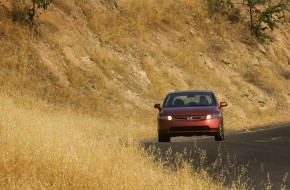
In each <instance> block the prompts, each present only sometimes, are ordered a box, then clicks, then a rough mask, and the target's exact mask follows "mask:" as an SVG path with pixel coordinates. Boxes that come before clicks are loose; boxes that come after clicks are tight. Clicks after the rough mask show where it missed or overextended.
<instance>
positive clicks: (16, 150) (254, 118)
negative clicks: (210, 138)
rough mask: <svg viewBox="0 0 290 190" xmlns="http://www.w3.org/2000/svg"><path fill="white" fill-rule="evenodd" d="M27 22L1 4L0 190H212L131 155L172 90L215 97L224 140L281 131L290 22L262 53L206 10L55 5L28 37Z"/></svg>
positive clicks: (186, 0)
mask: <svg viewBox="0 0 290 190" xmlns="http://www.w3.org/2000/svg"><path fill="white" fill-rule="evenodd" d="M25 14H26V13H25V5H22V4H21V3H20V1H19V2H18V1H11V0H0V47H1V48H0V91H1V92H0V100H1V106H2V109H1V110H0V145H1V154H0V155H1V157H0V170H1V171H4V172H2V173H1V174H0V187H1V188H6V189H11V188H12V189H26V188H28V187H31V188H42V187H43V188H52V189H59V188H64V189H71V188H75V189H80V188H91V189H94V188H96V187H101V188H109V189H114V188H122V189H130V188H132V187H134V186H137V187H138V185H140V184H142V187H144V186H146V187H147V186H148V189H151V188H150V187H157V189H158V188H160V189H164V187H172V188H173V187H174V186H176V185H180V184H184V180H185V181H186V182H187V183H186V184H188V185H189V186H187V187H192V186H198V187H200V188H201V189H208V188H215V187H216V186H217V187H220V188H221V186H220V185H219V182H216V183H218V184H213V182H212V179H210V178H209V177H208V176H207V174H206V172H204V173H202V172H201V173H199V175H198V174H196V173H193V172H192V171H190V170H189V168H188V167H184V168H181V169H180V170H178V171H177V172H175V173H174V172H172V171H170V170H167V169H165V168H164V167H162V163H160V166H156V165H154V164H153V163H152V160H150V159H151V158H150V156H148V155H146V154H145V153H144V152H142V150H141V149H140V147H139V144H138V140H140V139H143V138H155V137H156V123H155V118H156V114H157V111H156V110H154V109H153V108H152V107H153V104H154V103H158V102H161V101H162V100H163V98H164V96H165V95H166V93H167V92H168V91H172V90H188V89H211V90H213V91H214V92H216V94H217V95H218V99H219V100H220V101H227V102H228V103H229V106H228V107H227V108H226V109H225V121H226V123H225V129H226V130H235V129H240V128H248V127H253V126H257V125H263V124H268V123H273V122H281V121H289V117H288V113H289V111H290V92H289V90H288V89H290V88H289V87H290V81H289V80H290V50H289V49H290V40H289V33H290V27H289V22H290V20H289V18H288V17H287V18H286V21H285V22H284V23H279V24H278V26H277V28H275V29H274V31H273V32H272V33H271V35H272V36H273V42H271V43H264V44H262V43H260V42H258V41H257V40H256V38H255V37H253V36H252V34H251V32H250V31H249V28H248V26H247V24H246V23H247V18H246V17H245V15H244V14H245V13H244V12H243V11H242V16H241V20H240V22H238V23H235V24H230V23H229V22H228V21H227V20H226V18H225V17H224V16H222V15H218V14H217V15H215V16H213V17H210V16H209V14H208V5H207V1H204V0H197V1H191V0H178V1H165V0H164V1H158V2H156V1H153V0H149V1H148V0H138V1H134V0H126V1H124V0H120V1H115V0H110V1H109V0H100V1H84V0H82V1H65V0H55V1H54V3H52V4H51V5H50V6H49V7H48V9H47V10H46V11H43V10H40V9H39V10H38V14H37V17H36V20H35V22H36V25H35V27H34V28H32V29H31V28H30V27H29V26H28V25H27V23H25V20H24V19H23V16H24V15H25ZM287 19H288V20H287ZM100 155H102V156H100ZM128 155H129V156H128ZM128 157H130V159H129V160H128ZM108 160H109V161H108ZM140 164H141V166H140ZM179 172H181V173H179ZM176 174H178V176H180V178H176ZM201 174H203V175H201ZM104 176H107V179H108V180H104ZM136 177H137V178H138V179H139V178H140V180H141V181H142V182H140V183H139V182H138V180H136ZM96 179H98V180H96ZM117 179H118V180H117ZM130 179H131V180H130ZM128 180H129V181H130V183H128ZM111 181H116V183H111ZM204 184H207V185H206V186H205V185H204ZM126 185H128V186H126ZM236 185H237V184H236ZM234 187H239V185H237V186H235V185H233V188H234ZM183 188H185V189H186V187H185V186H181V189H183Z"/></svg>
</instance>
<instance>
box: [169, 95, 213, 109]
mask: <svg viewBox="0 0 290 190" xmlns="http://www.w3.org/2000/svg"><path fill="white" fill-rule="evenodd" d="M215 104H216V102H215V99H214V97H213V94H212V93H211V92H180V93H171V94H169V95H168V96H167V97H166V99H165V102H164V107H191V106H213V105H215Z"/></svg>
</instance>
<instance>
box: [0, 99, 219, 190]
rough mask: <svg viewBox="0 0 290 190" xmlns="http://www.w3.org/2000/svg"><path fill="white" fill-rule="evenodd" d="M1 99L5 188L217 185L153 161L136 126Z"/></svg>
mask: <svg viewBox="0 0 290 190" xmlns="http://www.w3.org/2000/svg"><path fill="white" fill-rule="evenodd" d="M0 100H1V102H2V109H1V111H0V113H1V114H0V115H1V116H0V129H1V130H0V132H1V133H0V146H1V150H0V168H1V174H0V187H1V189H27V188H32V189H40V188H45V189H144V188H145V189H164V188H168V189H176V188H177V189H187V188H190V187H192V186H195V187H199V188H200V189H213V188H215V187H216V185H213V184H212V183H211V179H210V178H209V177H208V176H207V175H197V174H195V173H194V172H193V171H192V170H191V167H190V165H187V166H184V167H181V168H180V169H179V170H178V171H176V172H173V171H171V169H170V168H166V167H164V166H163V163H162V162H159V163H154V162H152V161H153V157H152V158H150V157H151V156H149V155H148V154H147V153H146V152H144V151H142V148H141V147H140V142H139V139H141V137H140V130H138V129H137V130H136V127H138V128H142V127H143V126H140V125H138V126H136V125H135V124H136V123H126V122H125V123H122V122H119V123H118V122H116V121H110V120H107V119H100V118H92V117H90V116H85V115H76V114H75V113H72V112H70V111H69V110H67V111H65V110H64V111H60V112H56V111H52V110H49V109H48V108H47V106H46V105H45V103H41V102H38V103H37V104H34V105H33V108H34V109H33V110H31V109H26V108H24V107H23V105H21V102H18V103H15V102H14V101H13V100H12V99H11V98H9V97H8V96H6V95H1V96H0ZM143 130H146V131H148V128H146V129H145V128H143ZM141 133H142V130H141ZM143 133H144V132H143Z"/></svg>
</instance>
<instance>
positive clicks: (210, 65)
mask: <svg viewBox="0 0 290 190" xmlns="http://www.w3.org/2000/svg"><path fill="white" fill-rule="evenodd" d="M204 64H205V65H206V66H207V67H208V68H210V69H214V67H213V64H212V61H211V59H210V58H209V57H205V58H204Z"/></svg>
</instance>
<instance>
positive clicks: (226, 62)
mask: <svg viewBox="0 0 290 190" xmlns="http://www.w3.org/2000/svg"><path fill="white" fill-rule="evenodd" d="M221 62H222V63H224V64H226V65H231V64H232V62H231V61H230V60H229V59H228V58H222V59H221Z"/></svg>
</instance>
